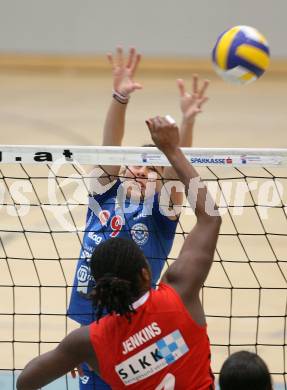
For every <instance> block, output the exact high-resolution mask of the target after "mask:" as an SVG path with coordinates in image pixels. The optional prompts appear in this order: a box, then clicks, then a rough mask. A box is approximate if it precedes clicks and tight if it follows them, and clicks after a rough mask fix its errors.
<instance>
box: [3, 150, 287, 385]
mask: <svg viewBox="0 0 287 390" xmlns="http://www.w3.org/2000/svg"><path fill="white" fill-rule="evenodd" d="M183 151H184V153H185V154H186V156H187V158H188V159H189V161H190V162H191V163H192V164H193V165H194V166H195V167H196V169H197V170H198V172H199V174H200V175H201V177H202V178H203V180H204V181H205V183H206V184H207V186H208V189H209V191H210V193H211V194H212V196H213V197H214V199H215V200H216V202H217V204H218V206H219V210H220V213H221V215H222V218H223V223H222V227H221V231H220V236H219V240H218V245H217V249H216V254H215V259H214V264H213V266H212V268H211V271H210V274H209V276H208V279H207V280H206V282H205V285H204V287H203V289H202V292H201V298H202V302H203V306H204V310H205V313H206V317H207V323H208V333H209V336H210V340H211V345H212V368H213V371H214V372H215V373H218V372H219V370H220V368H221V365H222V363H223V361H224V360H225V359H226V358H227V356H228V355H229V354H230V353H232V352H235V351H237V350H242V349H244V350H250V351H254V352H257V353H258V354H259V355H260V356H261V357H262V358H263V359H264V360H265V361H266V362H267V364H268V366H269V368H270V371H271V373H272V376H273V380H274V382H275V383H278V385H279V386H281V387H278V388H280V389H284V388H287V386H286V383H287V376H286V372H287V370H286V369H287V361H286V358H287V355H286V352H287V350H286V337H287V328H286V312H287V294H286V291H287V290H286V288H287V283H286V281H287V149H276V150H268V149H257V150H255V149H241V150H239V149H195V148H192V149H185V148H183ZM93 165H100V166H105V165H121V166H122V165H123V166H125V165H126V166H128V165H137V166H139V165H147V166H167V165H168V161H167V159H166V158H165V156H164V155H163V154H162V153H161V152H159V151H158V150H157V149H156V148H128V147H126V148H124V147H121V148H119V147H74V146H71V147H60V146H31V147H30V146H23V147H22V146H2V147H0V197H1V202H0V203H1V209H0V296H1V299H0V323H1V326H0V350H1V354H0V370H1V371H0V384H1V381H2V382H3V383H4V386H2V387H1V386H0V387H1V388H4V389H6V388H7V390H8V389H13V388H14V386H15V378H16V376H17V371H18V370H21V369H22V368H23V367H24V365H25V364H26V363H27V362H28V361H29V360H30V359H32V358H33V357H35V356H36V355H38V354H39V353H43V352H45V351H48V350H50V349H52V348H54V347H55V346H56V345H57V343H58V342H59V341H60V340H61V339H62V338H63V337H64V336H65V335H66V334H67V332H69V331H71V330H72V329H74V328H76V327H77V326H78V325H77V324H75V323H74V322H73V321H71V320H70V319H68V317H67V315H66V311H67V306H68V303H69V298H70V293H71V287H72V284H73V279H74V273H75V269H76V262H77V260H78V257H79V253H80V250H81V245H82V239H83V234H84V232H85V229H86V225H85V218H86V214H87V207H88V192H89V182H90V180H91V176H90V174H89V172H90V170H91V167H92V166H93ZM161 180H162V181H164V177H161ZM163 188H164V187H163ZM162 199H163V202H164V199H165V200H166V197H164V196H163V197H162ZM163 206H166V205H163ZM194 223H195V217H194V213H193V211H192V210H191V207H190V205H189V204H188V203H184V205H183V208H182V210H181V214H180V219H179V223H178V227H177V231H176V237H175V241H174V245H173V248H172V251H171V253H170V254H169V257H168V258H167V259H165V260H166V266H169V265H170V264H171V263H172V262H173V261H174V260H175V259H176V258H177V255H178V253H179V250H180V248H181V246H182V243H183V241H184V238H185V235H186V233H188V232H189V231H190V230H191V228H192V226H193V225H194ZM1 373H2V374H1ZM3 378H4V379H3ZM3 383H2V384H3ZM64 383H65V386H66V388H71V387H70V384H69V383H70V382H69V381H68V380H67V379H65V382H64ZM5 386H6V387H5Z"/></svg>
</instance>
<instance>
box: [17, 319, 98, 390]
mask: <svg viewBox="0 0 287 390" xmlns="http://www.w3.org/2000/svg"><path fill="white" fill-rule="evenodd" d="M83 362H87V363H88V364H89V365H90V366H91V367H92V368H93V370H94V371H96V372H97V371H98V363H97V360H96V356H95V353H94V350H93V348H92V345H91V342H90V333H89V327H88V326H85V327H82V328H80V329H76V330H74V331H73V332H71V333H70V334H68V336H66V337H65V338H64V339H63V340H62V341H61V343H60V344H59V345H58V346H57V348H55V349H54V350H52V351H50V352H47V353H44V354H43V355H41V356H38V357H36V358H35V359H33V360H31V361H30V362H29V363H28V364H27V365H26V367H25V368H24V370H23V371H22V372H21V374H20V375H19V377H18V380H17V390H36V389H39V388H41V387H43V386H45V385H47V384H48V383H50V382H52V381H54V380H56V379H57V378H59V377H61V376H63V375H65V374H66V373H67V372H69V371H71V370H73V369H74V368H75V367H76V366H78V365H79V364H80V363H83Z"/></svg>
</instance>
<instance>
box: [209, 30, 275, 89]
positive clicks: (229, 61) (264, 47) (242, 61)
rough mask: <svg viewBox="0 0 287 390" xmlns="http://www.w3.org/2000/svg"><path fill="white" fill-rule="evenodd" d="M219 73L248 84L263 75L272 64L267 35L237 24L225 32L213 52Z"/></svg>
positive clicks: (227, 78)
mask: <svg viewBox="0 0 287 390" xmlns="http://www.w3.org/2000/svg"><path fill="white" fill-rule="evenodd" d="M212 62H213V65H214V68H215V70H216V72H217V74H218V75H219V76H220V77H222V78H223V79H224V80H226V81H228V82H231V83H233V84H248V83H251V82H252V81H255V80H257V79H258V78H259V77H260V76H262V75H263V73H264V72H265V70H266V69H267V68H268V66H269V62H270V52H269V47H268V43H267V40H266V38H265V37H264V36H263V35H262V34H261V33H260V32H259V31H258V30H256V29H255V28H253V27H249V26H235V27H232V28H230V29H229V30H226V31H224V32H223V33H222V34H221V35H220V36H219V37H218V39H217V42H216V44H215V46H214V48H213V51H212Z"/></svg>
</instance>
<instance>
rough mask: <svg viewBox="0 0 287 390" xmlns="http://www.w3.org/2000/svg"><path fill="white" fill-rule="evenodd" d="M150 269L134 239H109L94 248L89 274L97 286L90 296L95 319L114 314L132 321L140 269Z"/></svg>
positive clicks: (139, 284) (137, 293)
mask: <svg viewBox="0 0 287 390" xmlns="http://www.w3.org/2000/svg"><path fill="white" fill-rule="evenodd" d="M142 268H145V269H148V270H149V265H148V263H147V260H146V258H145V256H144V254H143V252H142V251H141V250H140V248H139V247H138V246H137V245H136V244H135V243H134V242H133V240H130V239H125V238H111V239H109V240H106V241H104V242H103V243H101V244H100V245H98V246H97V247H96V249H95V250H94V252H93V254H92V257H91V273H92V276H93V277H94V279H95V281H96V286H95V287H94V289H93V291H92V292H91V294H90V298H91V299H92V301H93V306H94V308H95V310H96V317H97V320H99V319H100V318H101V317H102V316H103V314H104V313H109V314H112V313H116V314H119V315H121V316H125V317H126V318H127V319H128V320H130V319H131V314H132V313H134V312H135V310H134V309H133V307H132V303H133V301H134V300H135V299H137V298H138V297H139V295H140V293H141V291H142V282H141V270H142Z"/></svg>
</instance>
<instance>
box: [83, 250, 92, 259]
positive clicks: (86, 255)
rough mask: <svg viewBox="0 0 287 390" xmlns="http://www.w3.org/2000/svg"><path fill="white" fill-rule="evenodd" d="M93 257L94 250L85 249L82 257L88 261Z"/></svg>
mask: <svg viewBox="0 0 287 390" xmlns="http://www.w3.org/2000/svg"><path fill="white" fill-rule="evenodd" d="M91 257H92V252H89V251H87V250H86V249H84V250H83V251H82V253H81V259H86V260H87V261H90V260H91Z"/></svg>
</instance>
